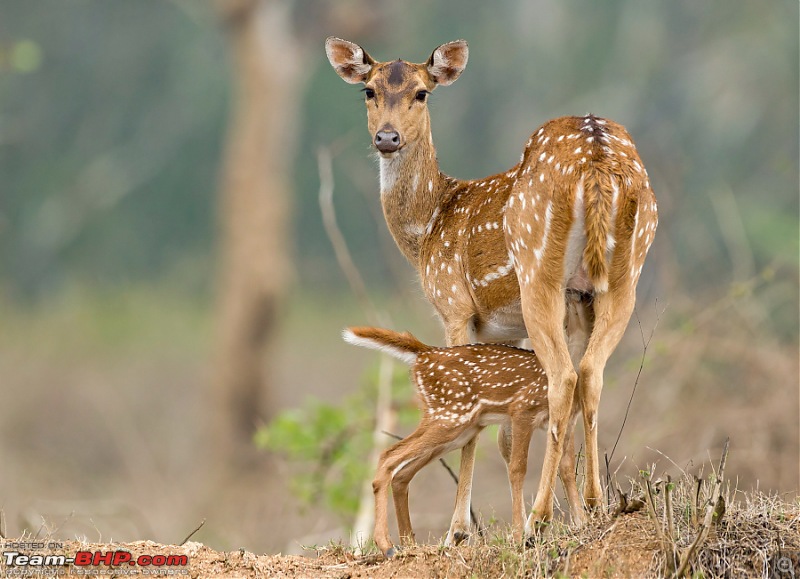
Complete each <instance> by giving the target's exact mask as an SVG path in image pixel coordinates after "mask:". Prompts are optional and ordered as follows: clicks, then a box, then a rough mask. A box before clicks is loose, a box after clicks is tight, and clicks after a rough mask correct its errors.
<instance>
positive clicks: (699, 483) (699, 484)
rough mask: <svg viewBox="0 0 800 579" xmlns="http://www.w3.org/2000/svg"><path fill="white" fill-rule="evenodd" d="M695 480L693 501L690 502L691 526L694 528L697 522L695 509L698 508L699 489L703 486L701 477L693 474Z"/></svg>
mask: <svg viewBox="0 0 800 579" xmlns="http://www.w3.org/2000/svg"><path fill="white" fill-rule="evenodd" d="M694 480H695V491H694V502H692V527H694V528H695V529H696V528H697V525H698V524H699V521H698V520H697V511H699V510H700V490H701V489H702V488H703V479H701V478H700V477H699V476H697V475H694Z"/></svg>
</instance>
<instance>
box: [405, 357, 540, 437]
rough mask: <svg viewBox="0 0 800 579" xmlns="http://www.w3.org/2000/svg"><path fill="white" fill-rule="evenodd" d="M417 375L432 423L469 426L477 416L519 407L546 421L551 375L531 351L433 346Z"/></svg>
mask: <svg viewBox="0 0 800 579" xmlns="http://www.w3.org/2000/svg"><path fill="white" fill-rule="evenodd" d="M411 376H412V377H413V380H414V385H415V386H416V388H417V390H418V392H419V394H420V397H421V398H422V407H423V411H424V412H425V415H426V417H427V418H428V419H430V420H436V421H441V422H443V423H445V424H467V423H469V422H471V421H472V420H473V418H474V417H475V415H477V414H481V413H495V414H507V413H508V409H509V407H510V406H516V405H518V406H521V407H526V408H529V410H530V412H531V413H532V414H540V413H542V412H543V413H544V415H543V417H546V412H547V377H546V376H545V373H544V370H542V367H541V366H540V365H539V362H538V361H537V360H536V355H535V354H534V353H533V352H531V351H529V350H522V349H519V348H513V347H510V346H503V345H497V344H476V345H469V346H453V347H449V348H433V349H431V350H429V351H427V352H424V353H421V354H419V355H418V356H417V358H416V361H415V362H414V364H413V365H412V366H411ZM484 422H485V423H489V421H484Z"/></svg>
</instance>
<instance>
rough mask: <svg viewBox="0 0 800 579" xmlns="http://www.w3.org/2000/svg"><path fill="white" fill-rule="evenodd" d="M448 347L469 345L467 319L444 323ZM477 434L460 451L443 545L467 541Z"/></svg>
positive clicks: (469, 337) (470, 337)
mask: <svg viewBox="0 0 800 579" xmlns="http://www.w3.org/2000/svg"><path fill="white" fill-rule="evenodd" d="M445 333H446V334H447V345H448V346H460V345H464V344H469V343H470V342H471V341H472V336H471V335H470V331H469V319H459V320H447V321H446V322H445ZM479 433H480V431H479V432H478V433H476V434H475V436H474V437H473V438H472V440H470V441H469V442H467V444H465V445H464V447H463V448H462V449H461V463H460V466H459V472H458V489H457V490H456V504H455V508H454V510H453V518H452V520H451V521H450V529H449V531H448V532H447V538H445V541H444V544H445V545H458V544H460V543H463V542H464V541H466V540H468V539H469V535H470V526H471V518H470V506H471V502H472V477H473V473H474V470H475V449H476V448H477V444H478V434H479Z"/></svg>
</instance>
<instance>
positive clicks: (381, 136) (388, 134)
mask: <svg viewBox="0 0 800 579" xmlns="http://www.w3.org/2000/svg"><path fill="white" fill-rule="evenodd" d="M375 146H376V147H377V148H378V150H379V151H380V152H381V153H394V152H395V151H397V149H399V148H400V133H398V132H397V131H395V130H394V129H382V130H380V131H378V132H377V133H376V134H375Z"/></svg>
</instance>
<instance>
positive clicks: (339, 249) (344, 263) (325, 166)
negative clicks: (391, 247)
mask: <svg viewBox="0 0 800 579" xmlns="http://www.w3.org/2000/svg"><path fill="white" fill-rule="evenodd" d="M317 164H318V167H319V207H320V210H321V211H322V223H323V225H324V227H325V233H326V234H327V236H328V239H329V240H330V242H331V245H332V246H333V251H334V253H335V254H336V261H337V263H338V264H339V267H340V268H341V270H342V272H343V273H344V275H345V277H346V278H347V283H348V284H349V285H350V289H352V290H353V293H354V294H355V296H356V299H357V300H358V302H359V304H361V308H362V309H363V310H364V312H365V313H366V315H367V319H368V320H369V322H370V323H371V324H374V325H381V326H386V325H387V324H386V320H385V319H384V318H385V316H384V315H383V314H381V312H380V311H379V310H378V308H377V307H375V304H374V303H373V301H372V299H371V298H370V297H369V293H367V287H366V285H365V284H364V279H363V278H362V277H361V273H360V272H359V271H358V268H357V267H356V264H355V262H354V261H353V258H352V256H351V254H350V250H349V249H348V247H347V242H346V241H345V239H344V235H342V232H341V230H340V229H339V225H338V223H337V221H336V210H335V209H334V206H333V163H332V159H331V152H330V150H329V149H328V148H327V147H320V149H319V151H318V152H317Z"/></svg>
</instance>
